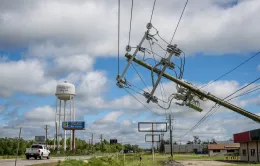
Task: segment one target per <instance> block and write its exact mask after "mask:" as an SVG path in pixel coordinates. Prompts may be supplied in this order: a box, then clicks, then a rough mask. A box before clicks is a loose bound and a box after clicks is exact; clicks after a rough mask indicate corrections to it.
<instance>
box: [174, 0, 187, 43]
mask: <svg viewBox="0 0 260 166" xmlns="http://www.w3.org/2000/svg"><path fill="white" fill-rule="evenodd" d="M188 2H189V0H187V1H186V3H185V6H184V8H183V10H182V13H181V16H180V18H179V21H178V24H177V26H176V28H175V31H174V33H173V35H172V39H171V42H170V44H171V43H172V40H173V38H174V36H175V34H176V32H177V29H178V27H179V24H180V22H181V18H182V15H183V13H184V11H185V8H186V6H187V4H188Z"/></svg>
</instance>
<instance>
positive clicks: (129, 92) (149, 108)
mask: <svg viewBox="0 0 260 166" xmlns="http://www.w3.org/2000/svg"><path fill="white" fill-rule="evenodd" d="M124 89H125V91H126V92H127V93H128V94H130V95H131V96H132V97H133V98H134V99H135V100H136V101H138V102H139V103H140V104H142V105H143V106H144V107H146V108H147V109H148V110H149V111H151V112H152V113H154V114H156V115H158V116H161V115H160V114H158V113H155V112H153V111H152V110H151V109H150V108H149V107H147V106H146V105H145V104H144V103H142V102H141V101H140V100H139V99H137V98H136V97H135V96H134V95H133V94H132V93H130V92H129V91H128V90H127V89H126V88H124Z"/></svg>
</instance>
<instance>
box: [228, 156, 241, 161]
mask: <svg viewBox="0 0 260 166" xmlns="http://www.w3.org/2000/svg"><path fill="white" fill-rule="evenodd" d="M225 160H240V156H225Z"/></svg>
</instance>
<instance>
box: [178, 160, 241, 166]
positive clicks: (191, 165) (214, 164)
mask: <svg viewBox="0 0 260 166" xmlns="http://www.w3.org/2000/svg"><path fill="white" fill-rule="evenodd" d="M180 163H181V164H183V166H195V165H198V166H209V165H210V166H221V165H222V166H223V165H236V164H235V163H230V162H225V161H202V160H197V161H196V160H191V161H180Z"/></svg>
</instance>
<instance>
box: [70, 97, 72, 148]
mask: <svg viewBox="0 0 260 166" xmlns="http://www.w3.org/2000/svg"><path fill="white" fill-rule="evenodd" d="M71 108H72V98H71V95H70V121H72V110H71ZM72 145H73V143H72V131H71V130H70V151H71V150H72Z"/></svg>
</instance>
